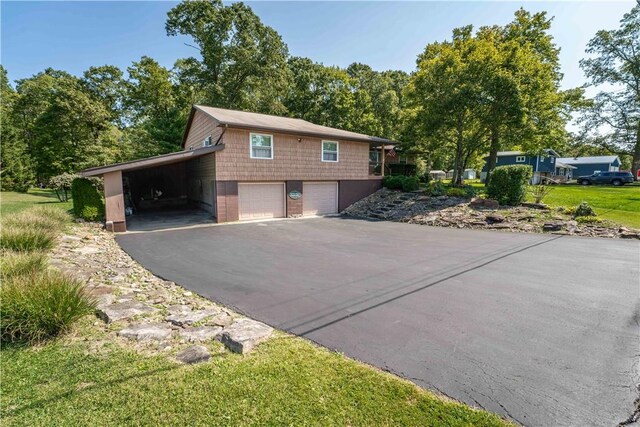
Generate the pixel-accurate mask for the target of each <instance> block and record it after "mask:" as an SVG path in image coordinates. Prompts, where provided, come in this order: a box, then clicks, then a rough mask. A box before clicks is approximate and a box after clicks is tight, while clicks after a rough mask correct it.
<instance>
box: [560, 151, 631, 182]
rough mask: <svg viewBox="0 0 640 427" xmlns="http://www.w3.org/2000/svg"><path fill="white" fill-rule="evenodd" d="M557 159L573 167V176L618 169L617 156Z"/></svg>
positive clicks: (618, 160) (618, 159)
mask: <svg viewBox="0 0 640 427" xmlns="http://www.w3.org/2000/svg"><path fill="white" fill-rule="evenodd" d="M557 161H559V162H562V163H564V164H567V165H571V166H573V167H575V169H574V170H573V177H574V178H575V177H579V176H585V175H592V174H594V173H596V172H616V171H618V170H620V158H619V157H618V156H594V157H562V158H559V159H557Z"/></svg>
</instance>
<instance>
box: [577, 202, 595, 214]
mask: <svg viewBox="0 0 640 427" xmlns="http://www.w3.org/2000/svg"><path fill="white" fill-rule="evenodd" d="M574 215H575V216H576V217H581V216H596V211H594V210H593V208H592V207H591V206H590V205H589V203H587V202H582V203H580V204H579V205H578V206H577V207H576V210H575V213H574Z"/></svg>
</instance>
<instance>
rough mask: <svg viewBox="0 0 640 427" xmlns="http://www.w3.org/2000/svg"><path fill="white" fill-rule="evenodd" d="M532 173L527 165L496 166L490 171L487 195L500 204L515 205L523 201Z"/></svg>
mask: <svg viewBox="0 0 640 427" xmlns="http://www.w3.org/2000/svg"><path fill="white" fill-rule="evenodd" d="M532 175H533V169H532V167H531V166H529V165H509V166H498V167H497V168H495V169H494V170H493V171H492V172H491V180H490V181H489V186H488V187H487V195H488V196H489V198H491V199H495V200H497V201H498V203H500V204H501V205H507V206H515V205H517V204H519V203H521V202H522V201H524V198H525V196H526V195H527V184H528V182H529V180H530V179H531V176H532Z"/></svg>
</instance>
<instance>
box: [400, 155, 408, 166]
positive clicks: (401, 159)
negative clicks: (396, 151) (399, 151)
mask: <svg viewBox="0 0 640 427" xmlns="http://www.w3.org/2000/svg"><path fill="white" fill-rule="evenodd" d="M398 163H400V164H401V165H406V164H407V156H398Z"/></svg>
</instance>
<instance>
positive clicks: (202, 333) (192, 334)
mask: <svg viewBox="0 0 640 427" xmlns="http://www.w3.org/2000/svg"><path fill="white" fill-rule="evenodd" d="M221 333H222V328H221V327H220V326H198V327H195V328H188V329H183V330H181V331H180V332H179V334H180V338H184V339H185V340H187V341H189V342H205V341H211V340H214V339H216V338H217V337H218V335H220V334H221Z"/></svg>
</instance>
